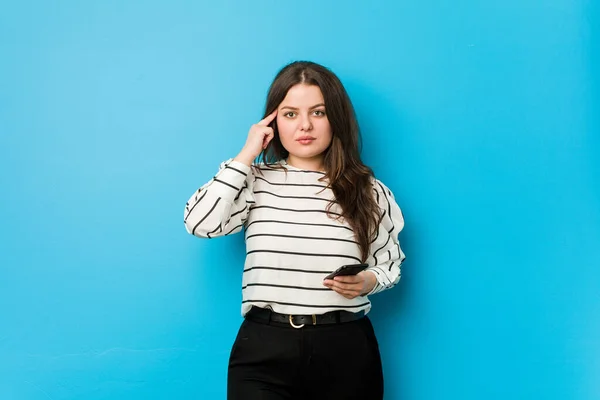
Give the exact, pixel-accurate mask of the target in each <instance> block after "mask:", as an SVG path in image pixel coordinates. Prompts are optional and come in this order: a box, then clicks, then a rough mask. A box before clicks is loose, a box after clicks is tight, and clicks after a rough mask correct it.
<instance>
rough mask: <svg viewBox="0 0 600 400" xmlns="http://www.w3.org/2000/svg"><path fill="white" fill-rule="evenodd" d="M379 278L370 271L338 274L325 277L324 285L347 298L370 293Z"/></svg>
mask: <svg viewBox="0 0 600 400" xmlns="http://www.w3.org/2000/svg"><path fill="white" fill-rule="evenodd" d="M376 283H377V278H376V277H375V274H374V273H373V272H370V271H362V272H359V273H358V274H356V275H350V276H336V277H335V278H333V279H325V280H324V281H323V285H325V286H327V287H328V288H330V289H332V290H334V291H336V292H338V293H339V294H341V295H342V296H344V297H345V298H347V299H353V298H355V297H358V296H363V295H365V294H367V293H369V292H370V291H371V290H373V288H374V287H375V284H376Z"/></svg>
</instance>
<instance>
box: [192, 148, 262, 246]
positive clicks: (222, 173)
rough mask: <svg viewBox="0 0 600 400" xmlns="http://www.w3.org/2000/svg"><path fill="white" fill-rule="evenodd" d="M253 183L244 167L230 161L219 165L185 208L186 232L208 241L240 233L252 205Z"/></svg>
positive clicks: (245, 166) (241, 164) (251, 174)
mask: <svg viewBox="0 0 600 400" xmlns="http://www.w3.org/2000/svg"><path fill="white" fill-rule="evenodd" d="M253 182H254V175H253V173H252V170H251V168H250V167H249V166H247V165H246V164H244V163H241V162H238V161H235V160H233V159H229V160H227V161H224V162H223V163H221V165H220V168H219V171H218V172H217V174H216V175H215V176H214V177H213V178H212V179H211V180H210V181H209V182H207V183H206V184H205V185H204V186H202V187H201V188H200V189H198V190H197V191H196V192H195V193H194V194H193V195H192V196H191V197H190V199H189V200H188V202H187V203H186V204H185V210H184V213H183V223H184V224H185V229H186V230H187V231H188V233H190V234H192V235H194V236H198V237H201V238H209V239H210V238H213V237H217V236H225V235H229V234H232V233H237V232H240V231H241V230H242V227H243V226H244V223H245V222H246V219H247V217H248V212H249V210H250V207H251V206H252V204H254V195H253V193H252V188H253Z"/></svg>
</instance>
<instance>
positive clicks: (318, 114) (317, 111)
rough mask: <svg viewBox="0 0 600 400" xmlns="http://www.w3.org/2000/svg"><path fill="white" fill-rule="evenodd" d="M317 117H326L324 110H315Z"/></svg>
mask: <svg viewBox="0 0 600 400" xmlns="http://www.w3.org/2000/svg"><path fill="white" fill-rule="evenodd" d="M315 115H316V116H317V117H322V116H323V115H325V111H323V110H315Z"/></svg>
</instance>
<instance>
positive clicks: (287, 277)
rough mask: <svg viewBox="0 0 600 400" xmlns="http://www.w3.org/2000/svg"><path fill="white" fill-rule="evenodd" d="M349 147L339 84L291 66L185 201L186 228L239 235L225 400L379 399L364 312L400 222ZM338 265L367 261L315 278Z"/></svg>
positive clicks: (386, 283)
mask: <svg viewBox="0 0 600 400" xmlns="http://www.w3.org/2000/svg"><path fill="white" fill-rule="evenodd" d="M359 140H360V138H359V127H358V123H357V120H356V117H355V114H354V109H353V107H352V103H351V101H350V99H349V97H348V95H347V93H346V90H345V89H344V87H343V85H342V83H341V82H340V80H339V79H338V78H337V77H336V76H335V75H334V74H333V73H332V72H331V71H330V70H328V69H327V68H325V67H323V66H321V65H318V64H315V63H312V62H294V63H291V64H289V65H287V66H285V67H284V68H283V69H282V70H281V71H280V72H279V73H278V74H277V76H276V77H275V80H274V81H273V83H272V85H271V87H270V89H269V93H268V96H267V104H266V110H265V116H264V118H263V120H261V121H260V122H258V123H257V124H255V125H253V126H252V127H251V128H250V132H249V133H248V138H247V141H246V144H245V146H244V147H243V148H242V150H241V152H240V153H239V154H238V155H237V157H235V158H234V159H230V160H228V161H225V162H224V163H222V164H221V167H220V169H219V171H218V172H217V174H216V176H215V177H214V178H213V179H211V180H210V182H208V183H206V184H205V185H204V186H202V187H201V188H200V189H199V190H198V191H196V192H195V193H194V194H193V195H192V196H191V198H190V200H189V201H188V203H187V204H186V207H185V213H184V222H185V226H186V229H187V231H188V232H189V233H191V234H193V235H195V236H198V237H202V238H212V237H217V236H223V235H230V234H233V233H236V232H240V231H242V229H243V230H244V234H245V241H246V249H247V256H246V261H245V268H244V272H243V287H242V298H243V301H242V315H243V316H244V317H245V319H244V322H243V323H242V325H241V327H240V330H239V333H238V335H237V338H236V340H235V343H234V344H233V348H232V351H231V355H230V359H229V371H228V398H229V399H245V400H252V399H321V398H323V399H382V398H383V374H382V368H381V359H380V354H379V348H378V345H377V339H376V337H375V334H374V332H373V327H372V325H371V322H370V321H369V318H368V317H367V316H366V313H367V312H368V311H369V310H370V307H371V303H370V301H369V298H368V296H369V295H372V294H375V293H378V292H380V291H382V290H385V289H388V288H391V287H393V286H394V285H395V284H396V283H397V282H398V280H399V279H400V265H401V264H402V262H403V261H404V258H405V257H404V253H403V252H402V250H401V249H400V246H399V243H398V234H399V232H400V231H401V230H402V228H403V226H404V219H403V216H402V213H401V211H400V208H399V207H398V205H397V204H396V202H395V201H394V196H393V195H392V193H391V192H390V190H389V189H388V188H387V187H386V186H385V185H384V184H383V183H382V182H381V181H379V180H377V179H375V178H374V176H373V172H372V170H371V169H370V168H369V167H367V166H366V165H365V164H363V162H362V161H361V159H360V154H359ZM259 156H261V157H259ZM257 158H259V159H260V160H261V162H260V163H255V160H256V159H257ZM349 264H351V265H353V264H367V265H364V266H363V267H362V268H365V267H366V269H364V270H362V271H361V272H358V273H356V274H355V275H348V276H336V277H335V278H333V279H325V278H326V276H327V275H328V274H330V273H331V272H332V271H335V270H337V269H338V268H339V267H341V266H343V265H349ZM359 269H360V268H359Z"/></svg>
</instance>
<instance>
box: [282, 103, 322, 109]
mask: <svg viewBox="0 0 600 400" xmlns="http://www.w3.org/2000/svg"><path fill="white" fill-rule="evenodd" d="M324 106H325V103H319V104H315V105H314V106H312V107H310V108H309V110H312V109H313V108H317V107H324ZM284 108H289V109H290V110H299V108H298V107H292V106H283V107H281V109H282V110H283V109H284Z"/></svg>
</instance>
